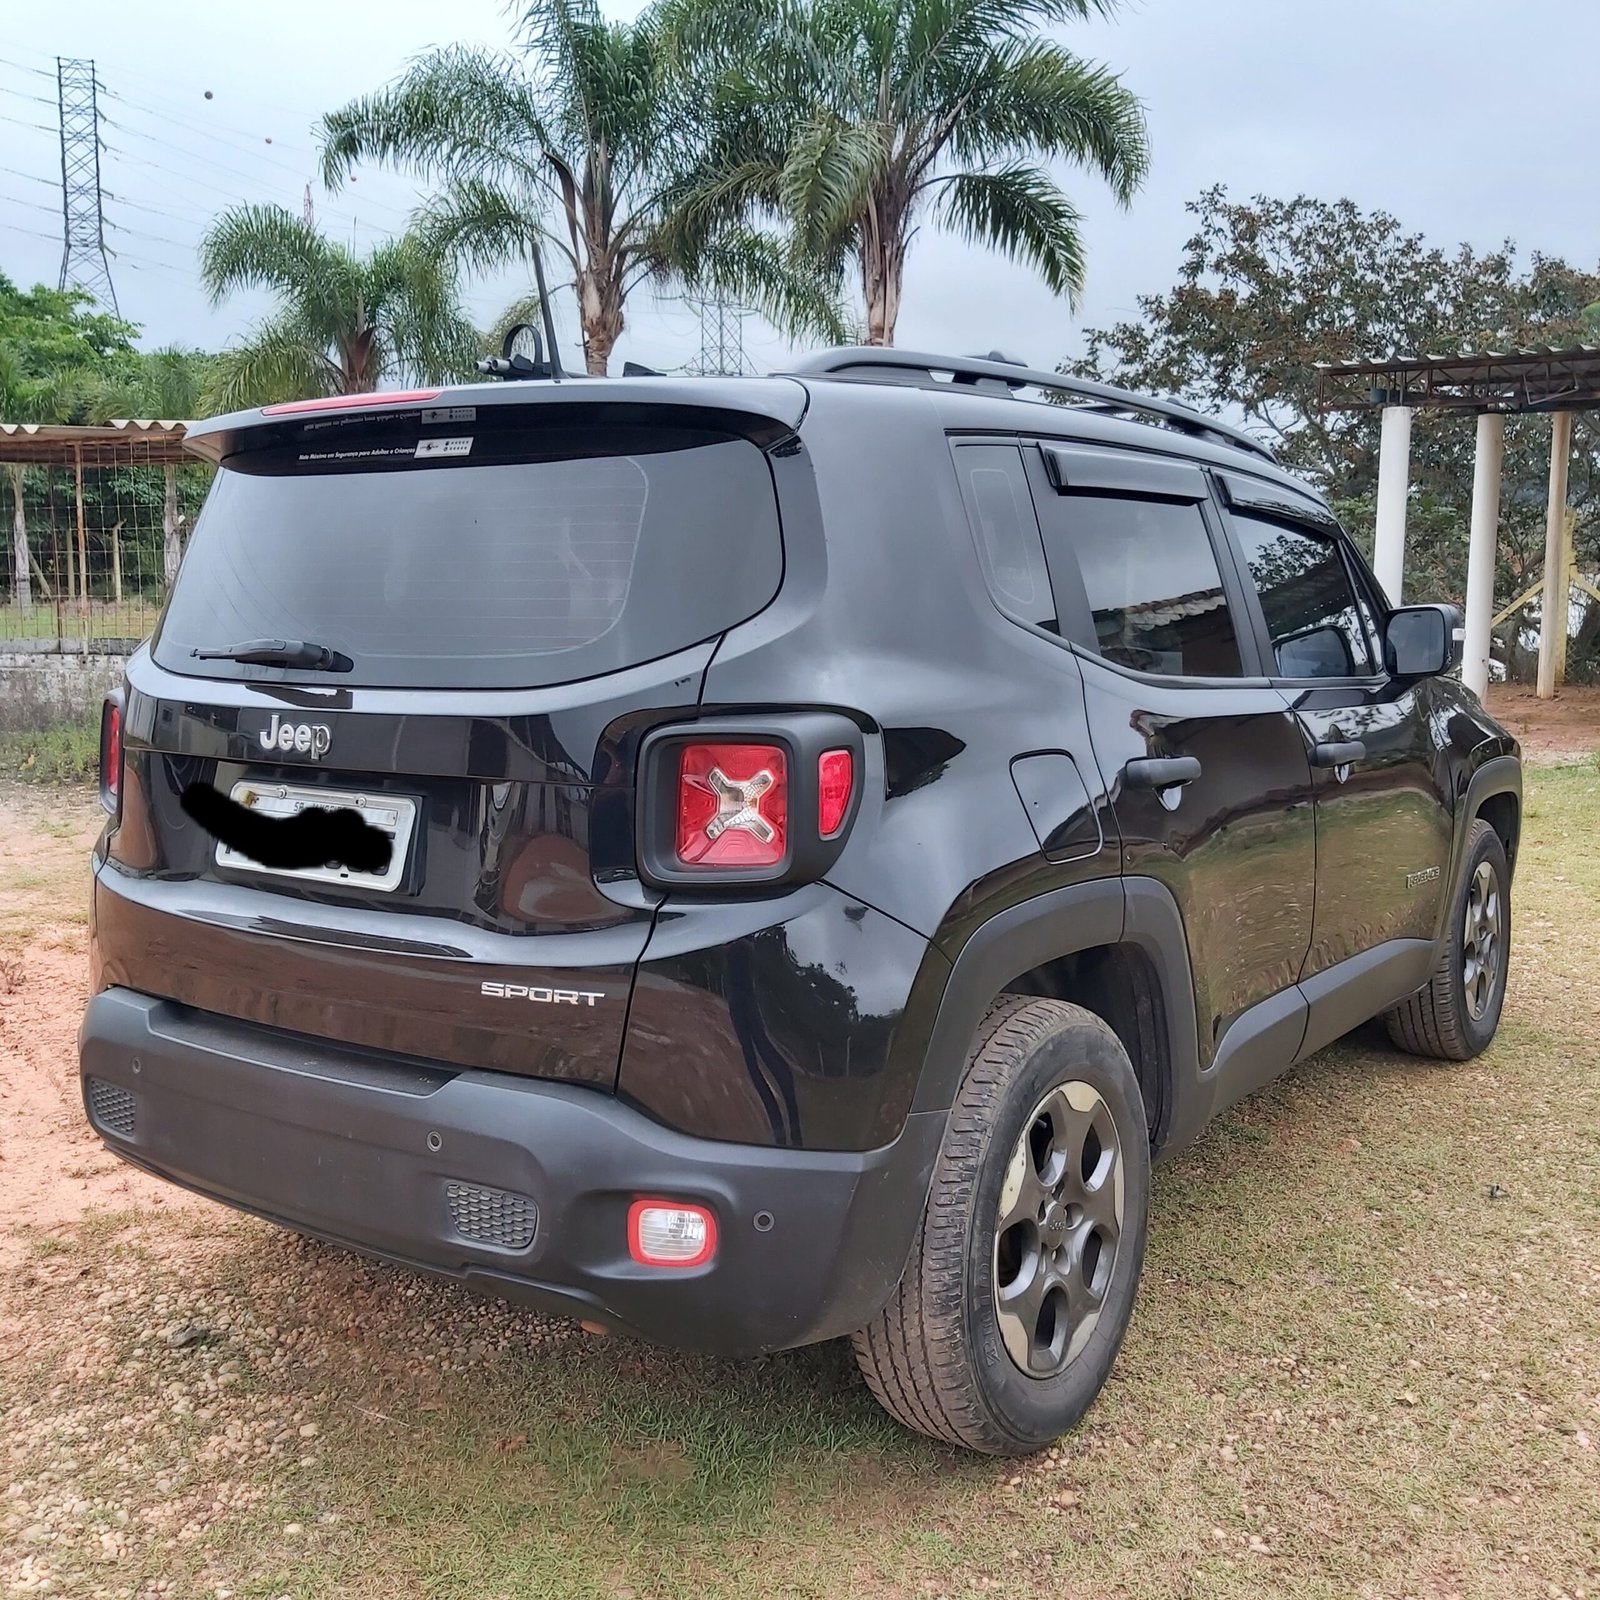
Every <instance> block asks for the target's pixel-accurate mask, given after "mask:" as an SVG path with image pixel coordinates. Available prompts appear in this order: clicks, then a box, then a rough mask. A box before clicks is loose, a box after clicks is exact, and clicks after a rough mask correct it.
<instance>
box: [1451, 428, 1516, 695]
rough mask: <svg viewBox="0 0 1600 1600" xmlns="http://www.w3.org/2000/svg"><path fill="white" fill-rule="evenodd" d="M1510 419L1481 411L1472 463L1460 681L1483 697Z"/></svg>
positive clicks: (1487, 685)
mask: <svg viewBox="0 0 1600 1600" xmlns="http://www.w3.org/2000/svg"><path fill="white" fill-rule="evenodd" d="M1505 448H1506V419H1505V417H1504V416H1502V415H1501V414H1500V413H1499V412H1498V411H1484V412H1480V413H1479V416H1478V450H1477V454H1476V455H1475V456H1474V457H1473V461H1472V542H1471V544H1470V545H1469V546H1468V549H1467V615H1466V644H1465V647H1464V649H1463V651H1462V656H1461V681H1462V682H1463V683H1464V684H1466V686H1467V687H1468V688H1469V689H1470V690H1472V692H1473V693H1474V694H1475V695H1477V696H1478V697H1479V699H1482V698H1483V696H1484V694H1485V693H1487V691H1488V688H1489V623H1490V621H1491V620H1492V619H1493V617H1494V569H1495V565H1496V560H1497V557H1498V556H1499V552H1500V463H1501V460H1502V458H1503V457H1504V455H1505Z"/></svg>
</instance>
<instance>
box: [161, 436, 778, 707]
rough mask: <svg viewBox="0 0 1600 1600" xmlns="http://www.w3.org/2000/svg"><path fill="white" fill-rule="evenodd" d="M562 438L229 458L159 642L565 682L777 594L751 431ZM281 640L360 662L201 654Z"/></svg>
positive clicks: (704, 629) (402, 675)
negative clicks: (330, 458)
mask: <svg viewBox="0 0 1600 1600" xmlns="http://www.w3.org/2000/svg"><path fill="white" fill-rule="evenodd" d="M499 443H500V445H501V448H500V449H499V450H497V452H496V454H498V455H500V456H502V457H503V456H504V454H505V450H504V444H505V441H504V440H501V441H499ZM570 444H571V450H570V453H567V454H561V455H554V456H552V455H551V454H550V450H551V447H552V441H551V440H550V439H549V438H546V439H545V440H544V443H543V451H542V453H543V455H544V458H543V459H539V460H505V459H497V460H494V461H486V462H482V463H480V464H474V463H473V462H472V460H471V459H470V451H471V446H470V445H469V446H468V459H465V460H463V459H461V458H460V456H459V455H457V456H455V457H450V456H446V455H443V454H441V455H439V456H436V457H434V458H433V459H431V460H429V461H425V462H422V463H420V464H416V465H412V464H411V462H410V461H409V460H405V461H404V462H402V461H399V460H396V459H394V457H393V456H391V457H390V459H388V460H385V461H384V462H383V464H382V465H381V466H378V467H376V468H374V469H372V470H362V469H361V468H360V467H359V466H355V465H354V462H353V461H352V460H351V459H349V458H348V457H347V458H346V459H343V460H340V461H337V462H336V463H334V464H332V465H329V464H327V463H326V462H314V461H311V460H310V459H309V457H308V455H307V454H306V453H305V452H299V453H296V452H295V451H293V450H290V451H281V452H276V453H274V455H273V456H272V457H270V458H265V459H262V460H254V459H252V460H249V461H247V462H241V461H240V459H239V458H237V457H236V458H232V460H230V462H229V463H228V465H227V466H225V468H224V470H223V471H221V472H220V473H218V475H217V480H216V483H215V485H214V487H213V489H212V492H211V495H210V497H209V498H208V499H207V501H206V504H205V508H204V510H203V511H202V512H201V514H200V518H199V521H198V523H197V525H196V528H195V532H194V537H193V540H192V541H191V544H190V547H189V549H188V551H187V552H186V553H185V555H184V559H183V565H182V568H181V570H180V572H179V575H178V580H177V583H176V584H175V586H174V588H173V592H172V596H171V599H170V600H169V602H168V605H167V610H166V614H165V616H164V618H163V619H162V623H161V628H160V631H159V633H158V635H157V638H156V643H155V646H154V654H155V658H156V660H157V661H158V662H159V663H160V664H161V665H162V666H164V667H167V668H169V669H170V670H172V671H175V672H184V673H190V674H195V675H200V676H218V677H240V676H248V677H266V678H270V679H273V680H297V679H305V680H308V681H316V682H321V683H338V684H358V685H368V686H373V687H439V688H458V687H483V688H510V687H517V686H538V685H547V684H555V683H568V682H572V681H573V680H575V679H579V678H586V677H593V676H595V675H597V674H600V673H604V672H613V671H616V670H618V669H619V668H623V667H628V666H635V665H638V664H639V663H641V662H645V661H650V660H653V659H655V658H656V657H658V656H663V655H668V654H670V653H671V652H673V651H675V650H680V649H683V648H685V647H686V646H688V645H692V644H696V643H698V642H699V641H701V640H703V639H708V638H711V637H713V636H714V635H716V634H718V633H720V632H721V631H722V630H724V629H725V628H729V627H732V626H733V625H734V624H735V623H738V622H742V621H744V620H745V619H746V618H747V617H749V616H752V615H753V614H754V613H755V612H757V611H759V610H760V609H761V608H762V607H763V606H764V605H765V604H766V603H767V602H768V601H769V600H770V599H771V598H772V596H773V595H774V594H775V593H776V591H777V588H778V583H779V581H780V578H781V575H782V568H783V550H782V542H781V538H780V535H779V529H778V516H777V505H776V501H775V497H774V492H773V486H772V478H771V475H770V473H769V471H768V467H767V463H766V459H765V457H764V456H763V454H762V452H761V450H760V449H759V448H758V447H757V446H756V445H755V444H753V443H751V442H750V441H749V440H746V439H742V438H730V437H727V436H725V435H711V434H706V433H703V432H701V433H686V432H685V431H683V430H675V431H674V432H673V433H672V434H671V435H670V437H668V436H666V435H663V434H662V433H660V432H659V431H655V432H652V431H648V430H642V429H638V430H631V429H615V428H613V429H607V430H604V437H601V436H599V434H598V433H597V432H596V431H593V430H591V431H589V432H587V433H585V434H584V435H583V437H582V438H581V440H574V441H570ZM411 448H412V447H411V446H408V447H407V450H406V454H407V456H409V453H410V449H411ZM356 459H359V458H356ZM240 466H245V467H247V468H248V470H240ZM352 468H354V469H352ZM268 638H273V639H305V640H309V641H311V642H313V643H315V644H320V645H327V646H329V647H331V648H332V649H334V650H337V651H339V652H341V653H342V654H344V655H346V656H348V657H350V658H351V659H352V660H353V661H354V663H355V668H354V670H353V671H352V672H348V673H340V674H307V673H305V672H301V671H295V670H292V669H290V670H284V669H278V668H263V667H244V666H240V665H238V664H237V663H234V662H229V661H198V660H196V659H194V657H193V655H192V652H193V651H194V650H195V649H196V648H200V649H216V648H225V647H227V646H231V645H236V644H240V643H243V642H244V641H246V640H251V639H268Z"/></svg>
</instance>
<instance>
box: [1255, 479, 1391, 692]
mask: <svg viewBox="0 0 1600 1600" xmlns="http://www.w3.org/2000/svg"><path fill="white" fill-rule="evenodd" d="M1233 525H1234V528H1235V530H1236V531H1237V533H1238V536H1239V545H1240V548H1241V549H1242V550H1243V552H1244V558H1245V562H1246V564H1247V565H1248V566H1249V568H1250V577H1251V581H1252V582H1253V583H1254V584H1255V586H1256V592H1257V593H1258V594H1259V595H1260V596H1261V609H1262V612H1263V613H1264V614H1265V616H1266V621H1267V632H1268V633H1269V634H1270V635H1271V638H1272V651H1273V655H1274V656H1275V657H1276V659H1277V667H1278V671H1279V672H1280V673H1281V674H1282V675H1283V676H1284V677H1286V678H1362V677H1366V676H1368V675H1369V674H1370V673H1372V672H1373V671H1375V670H1376V665H1375V662H1374V658H1373V653H1372V642H1371V637H1370V635H1369V632H1368V629H1367V627H1366V626H1365V624H1364V623H1363V621H1362V609H1363V608H1362V607H1361V606H1360V604H1359V602H1358V600H1357V596H1356V590H1355V585H1354V584H1353V583H1352V582H1351V579H1350V569H1349V567H1348V565H1347V564H1346V562H1345V559H1344V555H1343V554H1342V552H1341V551H1340V549H1339V544H1338V541H1337V540H1336V539H1335V538H1334V537H1333V536H1332V535H1331V534H1326V533H1322V532H1320V531H1317V530H1314V529H1311V528H1305V527H1300V526H1298V525H1295V524H1292V523H1286V522H1274V521H1271V520H1269V519H1268V518H1265V517H1258V516H1255V515H1253V514H1252V513H1249V512H1244V511H1237V510H1236V511H1235V512H1234V513H1233Z"/></svg>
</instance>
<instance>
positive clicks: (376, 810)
mask: <svg viewBox="0 0 1600 1600" xmlns="http://www.w3.org/2000/svg"><path fill="white" fill-rule="evenodd" d="M229 794H230V796H231V797H232V798H233V799H234V800H235V801H237V802H238V804H240V805H242V806H244V807H245V808H246V809H247V810H249V811H253V812H255V813H256V814H257V815H258V816H263V817H274V818H278V817H292V816H297V815H298V814H299V813H300V812H302V811H306V810H309V809H310V808H311V807H313V806H322V807H324V808H325V809H326V810H329V811H339V810H344V809H348V810H351V811H354V812H356V813H357V814H358V815H359V816H360V818H361V820H362V821H363V822H365V823H367V824H369V825H370V826H372V827H374V828H376V829H378V831H379V832H380V833H384V834H387V835H388V837H389V840H390V843H391V845H392V847H393V848H392V849H391V850H390V853H389V865H388V866H387V867H386V868H385V869H384V870H383V871H382V872H356V871H353V870H352V869H351V868H349V867H344V866H339V867H326V866H324V867H264V866H262V864H261V863H260V862H259V861H253V860H251V858H250V857H249V856H247V855H245V854H244V853H243V852H242V851H239V850H235V849H234V848H233V847H232V846H231V845H226V844H224V843H222V841H221V840H220V839H219V840H218V841H217V856H216V860H217V865H218V866H219V867H226V868H228V870H229V871H231V872H250V873H257V874H260V875H261V876H262V877H268V878H299V879H300V880H302V881H303V882H310V883H336V884H343V885H345V886H347V887H349V888H360V889H376V890H378V891H379V892H380V893H384V894H388V893H392V892H393V891H394V890H395V889H397V888H399V886H400V880H401V879H402V878H403V877H404V876H405V871H406V860H407V858H408V856H409V855H410V851H411V835H412V833H413V832H414V831H415V828H416V821H417V802H416V801H415V800H413V799H412V798H411V797H410V796H409V795H398V794H383V793H378V794H367V793H363V792H362V791H359V790H355V789H321V788H311V787H305V786H296V785H294V784H286V783H258V782H255V781H253V780H251V779H249V778H245V779H242V780H241V781H240V782H238V783H236V784H234V786H233V788H232V789H231V790H230V791H229Z"/></svg>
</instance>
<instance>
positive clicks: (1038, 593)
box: [955, 444, 1056, 633]
mask: <svg viewBox="0 0 1600 1600" xmlns="http://www.w3.org/2000/svg"><path fill="white" fill-rule="evenodd" d="M955 457H956V476H957V478H959V479H960V482H961V497H962V499H963V500H964V501H965V502H966V506H967V521H968V523H969V524H970V525H971V528H972V537H973V540H974V542H975V543H976V544H977V546H978V560H979V562H980V563H981V564H982V567H983V579H984V582H985V583H987V584H988V586H989V593H990V594H991V595H993V597H994V603H995V604H996V605H997V606H999V608H1000V609H1001V610H1002V611H1003V612H1005V614H1006V615H1007V616H1008V617H1015V618H1016V620H1017V621H1019V622H1028V623H1032V624H1033V625H1034V626H1035V627H1039V628H1048V629H1050V631H1051V632H1052V633H1053V632H1055V631H1056V602H1055V596H1054V595H1053V594H1052V593H1051V589H1050V575H1049V573H1048V572H1047V571H1046V570H1045V564H1044V546H1043V545H1042V544H1041V543H1040V542H1039V523H1038V520H1037V518H1035V516H1034V514H1033V496H1032V494H1031V493H1029V490H1028V477H1027V474H1026V472H1025V471H1024V470H1023V466H1022V455H1021V453H1020V452H1019V450H1018V449H1017V447H1016V445H1014V444H967V445H960V446H958V447H957V449H956V452H955Z"/></svg>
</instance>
